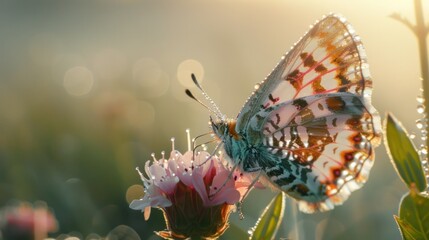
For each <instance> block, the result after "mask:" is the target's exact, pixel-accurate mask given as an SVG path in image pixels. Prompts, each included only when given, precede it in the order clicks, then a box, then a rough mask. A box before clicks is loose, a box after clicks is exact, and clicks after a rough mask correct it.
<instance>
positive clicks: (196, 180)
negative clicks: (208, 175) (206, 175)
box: [192, 172, 210, 206]
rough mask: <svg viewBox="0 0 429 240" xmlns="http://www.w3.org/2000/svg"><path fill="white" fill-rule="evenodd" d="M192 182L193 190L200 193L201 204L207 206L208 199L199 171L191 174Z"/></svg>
mask: <svg viewBox="0 0 429 240" xmlns="http://www.w3.org/2000/svg"><path fill="white" fill-rule="evenodd" d="M192 184H193V185H194V188H195V191H197V192H198V194H199V195H200V197H201V200H202V201H203V205H204V206H208V205H209V202H210V201H209V197H208V195H207V191H206V185H205V184H204V180H203V175H201V173H199V172H196V173H195V174H192Z"/></svg>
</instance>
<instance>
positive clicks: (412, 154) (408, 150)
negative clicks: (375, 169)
mask: <svg viewBox="0 0 429 240" xmlns="http://www.w3.org/2000/svg"><path fill="white" fill-rule="evenodd" d="M384 129H385V131H384V132H385V140H386V141H385V144H386V149H387V152H388V154H389V156H390V159H391V160H392V163H393V165H394V166H395V169H396V171H397V172H398V175H399V176H400V177H401V179H402V181H404V183H405V184H406V185H408V188H411V186H412V185H413V184H414V185H415V186H416V188H417V189H418V190H419V191H420V192H422V191H424V190H425V189H426V187H427V183H426V178H425V175H424V172H423V168H422V165H421V162H420V157H419V154H418V153H417V150H416V148H415V147H414V145H413V142H412V141H411V140H410V139H409V138H408V134H407V132H406V130H405V128H404V127H402V125H401V123H400V122H399V121H398V120H396V119H395V118H394V117H393V115H392V114H387V117H386V119H385V121H384Z"/></svg>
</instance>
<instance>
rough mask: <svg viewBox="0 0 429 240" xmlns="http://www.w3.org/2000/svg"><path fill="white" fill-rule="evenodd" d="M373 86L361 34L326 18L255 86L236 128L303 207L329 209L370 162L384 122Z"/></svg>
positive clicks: (340, 21) (277, 182)
mask: <svg viewBox="0 0 429 240" xmlns="http://www.w3.org/2000/svg"><path fill="white" fill-rule="evenodd" d="M371 88H372V81H371V78H370V75H369V71H368V64H367V60H366V55H365V52H364V49H363V46H362V43H361V42H360V38H359V37H358V36H356V35H355V34H354V30H353V29H352V27H351V26H350V25H349V24H348V23H347V22H345V20H344V19H343V18H341V17H338V16H336V15H330V16H327V17H325V18H324V19H323V20H321V21H320V22H318V23H316V25H315V26H314V27H313V28H312V29H311V30H310V31H309V32H308V33H307V34H306V35H305V36H304V37H303V38H302V39H301V40H300V41H299V42H298V43H297V44H296V45H295V46H294V48H293V49H292V50H291V51H290V52H289V53H287V54H286V55H285V56H284V58H282V60H281V61H280V63H279V64H278V65H277V66H276V68H275V69H274V70H273V72H272V73H271V74H270V75H269V76H268V77H267V78H266V80H265V81H264V82H262V83H261V84H260V85H259V89H258V90H257V91H256V92H255V93H254V94H253V95H252V96H251V98H250V99H249V100H248V101H247V103H246V104H245V106H244V107H243V109H242V111H241V112H240V114H239V116H238V118H237V125H236V131H237V132H241V133H244V134H246V137H247V139H248V141H249V142H250V143H251V144H259V143H260V145H261V146H262V148H263V149H264V150H265V151H263V153H262V154H261V156H260V157H261V159H259V160H258V161H260V162H259V163H254V165H256V164H257V165H258V166H259V167H261V168H262V169H263V170H264V173H265V175H266V177H267V178H268V180H269V181H270V182H272V183H273V184H274V185H275V186H277V187H279V188H281V189H282V190H283V191H285V192H287V193H288V194H289V195H290V196H292V197H294V198H296V199H297V200H299V202H300V209H301V210H302V211H304V212H314V211H317V210H321V211H323V210H329V209H332V208H333V207H334V205H338V204H341V203H342V202H343V201H345V200H346V199H347V198H348V196H349V195H350V193H351V192H352V191H354V190H356V189H358V188H360V187H361V186H362V184H363V183H364V182H365V181H366V179H367V176H368V173H369V170H370V168H371V166H372V164H373V157H374V153H373V147H375V146H376V145H378V144H379V142H380V131H381V130H380V128H381V127H380V119H379V116H378V113H377V111H376V110H375V109H374V108H373V107H372V105H371V99H370V96H371ZM245 164H248V165H252V163H245Z"/></svg>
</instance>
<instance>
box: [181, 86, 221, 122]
mask: <svg viewBox="0 0 429 240" xmlns="http://www.w3.org/2000/svg"><path fill="white" fill-rule="evenodd" d="M185 93H186V95H188V97H190V98H192V99H193V100H195V101H197V102H198V103H199V104H201V105H202V106H203V107H205V108H206V109H207V110H209V111H210V112H211V113H213V114H215V115H216V116H217V113H216V112H215V111H214V110H213V109H211V108H209V107H207V105H205V104H204V103H203V102H201V100H199V99H198V98H196V97H195V96H194V94H192V92H191V90H189V89H186V90H185Z"/></svg>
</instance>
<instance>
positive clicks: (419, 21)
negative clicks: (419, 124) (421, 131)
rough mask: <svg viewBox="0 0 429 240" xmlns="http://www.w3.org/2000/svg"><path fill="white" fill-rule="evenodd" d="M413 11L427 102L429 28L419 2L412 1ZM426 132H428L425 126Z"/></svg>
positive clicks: (426, 109) (427, 114)
mask: <svg viewBox="0 0 429 240" xmlns="http://www.w3.org/2000/svg"><path fill="white" fill-rule="evenodd" d="M414 11H415V14H416V25H415V26H414V34H415V35H416V37H417V41H418V44H419V52H420V67H421V74H422V79H423V83H422V84H423V96H424V98H425V100H426V101H429V61H428V48H427V43H426V39H427V36H428V32H429V26H426V25H425V22H424V16H423V7H422V2H421V0H414ZM425 112H426V117H427V116H429V107H428V106H426V108H425ZM426 130H429V129H428V127H427V126H426ZM426 146H429V138H427V139H426Z"/></svg>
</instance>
